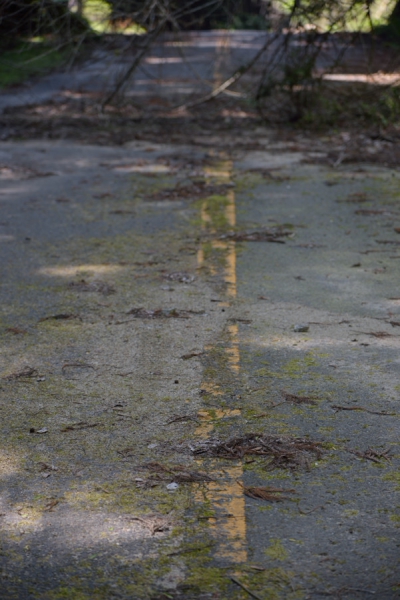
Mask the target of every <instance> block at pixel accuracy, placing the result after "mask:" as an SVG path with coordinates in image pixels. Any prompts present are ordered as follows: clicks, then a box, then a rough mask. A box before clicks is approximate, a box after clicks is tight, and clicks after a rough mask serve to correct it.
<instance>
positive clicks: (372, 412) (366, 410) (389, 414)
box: [332, 404, 396, 417]
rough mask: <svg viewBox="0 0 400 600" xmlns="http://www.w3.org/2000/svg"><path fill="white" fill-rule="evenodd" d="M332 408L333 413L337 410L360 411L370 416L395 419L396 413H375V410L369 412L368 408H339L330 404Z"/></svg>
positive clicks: (337, 405)
mask: <svg viewBox="0 0 400 600" xmlns="http://www.w3.org/2000/svg"><path fill="white" fill-rule="evenodd" d="M332 408H334V409H335V411H336V412H337V411H339V410H360V411H363V412H367V413H369V414H370V415H381V416H383V417H395V416H396V413H389V412H387V411H381V412H380V411H377V410H369V409H368V408H364V407H363V406H340V405H339V404H332Z"/></svg>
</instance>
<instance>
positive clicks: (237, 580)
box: [230, 575, 262, 600]
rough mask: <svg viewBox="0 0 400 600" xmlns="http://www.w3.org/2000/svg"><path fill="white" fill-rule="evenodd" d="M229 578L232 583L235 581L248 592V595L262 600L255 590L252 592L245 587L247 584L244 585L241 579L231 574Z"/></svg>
mask: <svg viewBox="0 0 400 600" xmlns="http://www.w3.org/2000/svg"><path fill="white" fill-rule="evenodd" d="M230 578H231V580H232V581H233V583H236V585H238V586H239V587H241V588H242V589H243V590H244V591H245V592H247V593H248V594H249V596H252V597H253V598H256V600H262V598H261V596H259V595H258V594H256V593H255V592H252V591H251V590H250V589H249V588H248V587H247V585H245V584H244V583H242V582H241V581H239V579H237V578H236V577H233V575H231V576H230Z"/></svg>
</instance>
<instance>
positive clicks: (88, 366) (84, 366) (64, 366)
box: [61, 363, 96, 373]
mask: <svg viewBox="0 0 400 600" xmlns="http://www.w3.org/2000/svg"><path fill="white" fill-rule="evenodd" d="M70 367H77V368H79V367H80V368H86V369H93V371H95V370H96V367H93V365H89V364H88V363H65V364H63V366H62V367H61V371H62V372H63V373H64V371H65V369H69V368H70Z"/></svg>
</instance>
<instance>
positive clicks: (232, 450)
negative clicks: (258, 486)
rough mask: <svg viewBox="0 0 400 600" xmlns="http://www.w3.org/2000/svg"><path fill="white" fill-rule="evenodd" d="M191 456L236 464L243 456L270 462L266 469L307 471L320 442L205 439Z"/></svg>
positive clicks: (267, 437)
mask: <svg viewBox="0 0 400 600" xmlns="http://www.w3.org/2000/svg"><path fill="white" fill-rule="evenodd" d="M192 452H193V454H195V455H205V456H213V457H218V458H225V459H230V460H239V459H242V458H243V457H244V456H265V457H268V458H270V461H269V462H268V463H267V465H266V468H267V469H275V468H281V469H292V470H296V469H302V468H305V469H309V468H310V464H311V461H312V460H315V459H320V458H321V457H322V454H323V442H319V441H313V440H310V439H308V438H300V437H284V436H273V435H262V434H257V433H249V434H247V435H244V436H240V437H234V438H231V439H230V440H227V441H226V442H221V441H220V440H215V439H209V440H205V441H202V442H199V443H197V444H196V445H195V446H194V447H192Z"/></svg>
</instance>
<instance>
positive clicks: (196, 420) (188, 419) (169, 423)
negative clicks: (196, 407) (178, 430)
mask: <svg viewBox="0 0 400 600" xmlns="http://www.w3.org/2000/svg"><path fill="white" fill-rule="evenodd" d="M180 421H195V422H196V423H200V421H199V420H198V419H196V417H193V416H192V415H182V416H181V417H179V416H178V417H175V418H174V419H171V420H170V421H167V422H166V423H165V424H166V425H171V423H178V422H180Z"/></svg>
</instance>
